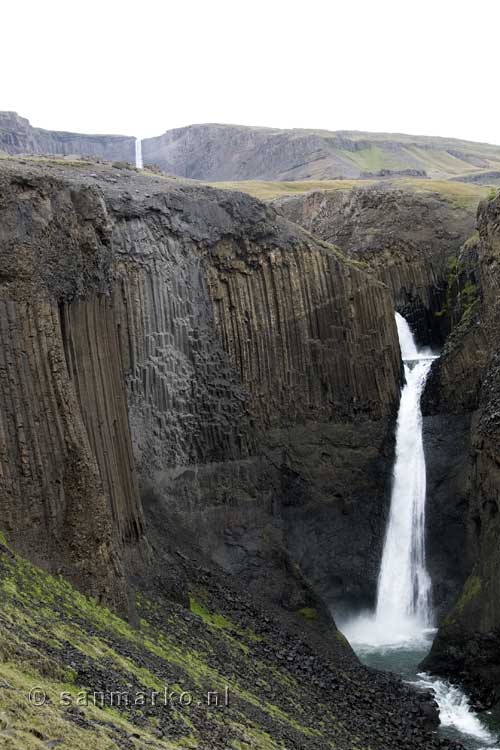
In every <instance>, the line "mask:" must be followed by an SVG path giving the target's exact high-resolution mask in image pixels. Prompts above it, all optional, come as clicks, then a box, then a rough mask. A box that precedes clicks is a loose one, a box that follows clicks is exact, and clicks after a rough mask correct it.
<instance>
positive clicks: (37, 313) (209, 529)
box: [0, 121, 500, 750]
mask: <svg viewBox="0 0 500 750" xmlns="http://www.w3.org/2000/svg"><path fill="white" fill-rule="evenodd" d="M9 127H10V128H11V130H10V131H9V133H10V135H9V138H10V140H8V139H7V140H8V142H9V143H11V144H14V143H15V144H17V145H16V149H28V148H33V151H34V152H35V154H38V153H39V152H38V151H36V150H35V146H33V145H31V146H30V144H29V143H28V141H25V142H23V143H21V141H20V135H19V133H20V128H21V126H20V125H19V123H17V121H16V123H15V127H14V126H13V125H9ZM23 128H24V131H23V132H25V133H26V132H27V130H26V128H25V127H24V125H23ZM21 129H22V128H21ZM7 130H8V128H7V126H5V128H4V132H7ZM3 137H4V141H5V138H6V136H5V135H4V136H3ZM30 137H31V136H30ZM34 137H35V136H33V138H34ZM36 137H37V138H38V137H40V138H41V137H42V135H40V134H38V135H37V136H36ZM16 139H17V140H16ZM130 140H131V143H130V144H128V145H127V149H128V148H129V146H130V153H129V152H127V156H128V158H127V160H126V161H129V162H130V161H132V162H133V163H134V164H135V165H136V168H134V167H133V166H132V164H127V163H123V162H122V160H121V159H120V160H118V159H115V156H114V155H112V156H109V155H107V152H106V154H105V153H104V152H102V153H101V152H99V153H95V154H94V157H95V158H94V160H91V161H86V160H82V161H78V160H75V161H73V160H72V159H71V160H70V159H63V158H59V157H60V156H61V154H66V155H68V154H70V153H71V151H67V150H66V146H64V150H62V149H61V151H54V152H52V151H51V150H49V149H47V150H46V152H45V153H46V154H47V156H46V157H44V158H39V157H38V156H34V157H32V158H31V157H30V156H26V155H24V156H22V158H19V157H18V156H16V155H12V156H7V157H4V158H2V159H0V247H1V251H2V263H1V273H0V305H1V307H0V310H1V316H0V324H1V326H0V343H1V347H0V357H1V359H0V388H1V393H2V399H1V401H0V468H1V473H0V484H1V488H2V495H1V497H2V499H1V501H0V502H1V511H2V512H1V520H0V531H1V537H0V585H1V587H2V597H3V599H2V602H3V604H2V607H1V608H0V680H4V681H5V683H6V685H5V684H4V683H3V682H0V701H1V703H0V738H2V740H3V739H5V740H6V742H8V743H10V744H8V745H7V747H9V748H14V749H15V750H18V748H19V749H20V748H22V750H25V748H27V747H29V748H30V750H31V745H30V744H28V742H31V738H33V737H34V738H35V739H34V740H33V742H35V743H36V742H39V743H42V742H43V743H50V742H53V741H59V742H60V745H61V747H62V748H63V750H65V748H66V747H67V748H69V747H72V748H77V749H79V748H80V747H84V746H87V747H88V746H89V745H88V742H89V741H90V742H93V743H94V746H95V747H96V748H99V750H101V747H102V748H103V749H104V748H105V749H106V750H107V749H108V748H111V747H118V748H124V749H125V748H126V749H127V750H129V748H131V747H136V746H137V747H140V748H141V750H142V748H144V749H145V748H147V747H149V746H152V747H157V748H180V747H199V748H201V750H205V749H206V750H208V748H210V750H218V749H219V748H221V750H222V748H224V749H226V748H228V747H231V748H235V749H236V750H241V748H242V747H244V748H247V747H250V748H259V750H260V749H261V748H262V750H269V749H273V748H287V750H294V749H295V748H297V749H299V750H301V749H302V748H304V747H308V748H318V750H323V749H324V748H331V747H336V748H338V749H339V750H347V749H348V748H349V750H351V749H352V750H360V749H361V748H363V749H364V748H368V747H370V748H372V750H391V748H394V750H396V748H398V750H399V748H407V749H408V750H411V749H413V748H415V749H417V748H425V749H426V750H431V748H458V747H460V745H459V744H458V743H460V742H462V743H463V744H464V746H465V747H467V748H473V750H476V749H477V748H480V747H482V748H484V747H486V746H488V747H494V746H495V742H496V739H495V732H496V731H497V728H495V725H494V717H493V715H492V717H491V718H488V717H487V716H486V718H485V717H484V715H482V716H481V717H480V718H479V717H478V715H477V713H476V711H477V710H480V709H483V710H484V709H491V710H493V709H495V707H496V706H498V703H499V699H500V662H499V640H498V632H499V626H500V622H499V618H500V613H499V611H498V602H499V601H500V599H499V598H498V596H497V594H498V593H500V590H499V589H498V586H499V565H498V563H499V560H498V493H499V474H498V460H497V459H498V445H499V442H498V404H499V400H498V399H499V392H498V382H499V380H498V351H499V342H498V330H499V317H498V314H499V299H500V295H499V283H500V281H499V279H500V275H499V266H498V264H499V252H500V250H499V248H500V198H498V197H496V195H492V196H488V195H487V194H486V193H487V191H486V192H481V193H478V192H477V188H476V186H474V185H473V186H469V185H468V184H467V185H466V187H462V185H460V187H459V189H458V191H457V188H456V187H455V186H452V187H451V188H450V187H448V185H446V186H444V187H443V186H442V185H440V184H438V183H437V182H436V184H435V185H434V186H429V185H427V184H424V183H419V185H418V187H416V186H415V184H414V183H412V182H410V183H407V182H398V181H397V182H383V181H382V182H380V181H377V182H375V183H374V184H365V183H360V184H359V185H358V184H357V185H354V186H347V185H345V184H339V185H338V186H336V188H335V189H323V190H321V189H317V188H316V187H315V188H314V189H313V190H310V191H309V190H306V191H300V190H299V191H298V192H297V193H296V194H293V195H289V194H286V192H285V194H281V195H277V196H276V195H275V196H273V198H272V200H270V201H268V202H266V203H264V202H262V201H260V200H258V199H256V198H254V197H252V196H250V195H249V194H248V193H246V192H244V190H245V189H246V186H245V184H244V183H242V184H241V185H240V186H239V188H240V190H234V189H228V187H229V186H225V185H223V186H221V187H220V188H218V187H212V186H207V185H204V184H201V183H197V182H194V181H189V180H183V179H178V178H173V177H168V176H166V175H164V174H162V173H161V172H160V171H151V169H150V168H148V166H147V165H146V166H145V167H143V164H142V151H141V145H140V144H141V141H135V140H134V139H130ZM65 143H66V141H65ZM99 143H100V145H99V149H100V148H101V146H102V148H104V146H103V145H102V142H101V141H99ZM113 143H114V141H113ZM51 144H52V145H51V148H52V146H53V147H54V149H58V148H60V146H59V145H58V144H56V143H55V141H54V142H51ZM36 148H38V145H36ZM44 148H45V146H44ZM68 148H69V146H68ZM108 148H111V146H109V144H107V145H106V149H108ZM113 148H114V146H113ZM142 148H143V150H144V157H145V159H148V151H147V144H146V143H145V141H143V142H142ZM96 149H97V146H96ZM20 153H25V152H24V151H16V154H20ZM51 153H57V154H58V157H57V158H51V157H50V154H51ZM90 156H92V154H90ZM105 158H107V159H110V161H109V162H105V161H103V159H105ZM139 170H140V171H139ZM341 182H343V181H341ZM450 184H452V185H454V183H450ZM464 184H465V183H464ZM232 187H234V186H232ZM254 187H255V186H254ZM277 189H278V188H277ZM286 189H288V188H286ZM464 191H465V192H464ZM479 195H480V196H481V197H483V198H486V199H485V200H483V202H482V203H481V204H480V207H479V212H478V221H477V232H476V207H477V202H478V196H479ZM395 310H396V311H397V315H396V320H395V317H394V311H395ZM402 316H404V318H403V317H402ZM438 351H439V352H440V357H439V358H435V354H437V352H438ZM433 352H434V354H433ZM401 357H402V359H403V360H404V366H403V363H402V361H401ZM393 471H394V479H393ZM394 571H397V574H396V575H395V573H394ZM429 579H430V580H431V581H432V595H431V596H430V595H429ZM87 597H89V598H87ZM431 602H432V604H431ZM367 611H368V612H372V613H374V614H372V615H369V616H367V615H362V614H361V613H363V612H367ZM353 613H355V615H356V618H355V619H353V618H352V616H353ZM349 618H351V619H349ZM337 626H340V630H339V629H338V627H337ZM435 628H436V629H437V633H436V631H435ZM367 633H368V637H367ZM377 634H378V635H377ZM344 635H345V636H347V639H348V641H349V642H350V644H351V645H352V646H353V648H354V650H355V651H356V652H357V653H358V655H359V657H360V659H361V661H360V660H359V659H358V658H357V656H356V655H355V653H354V652H353V649H352V648H351V645H349V643H348V642H347V641H346V639H345V637H344ZM434 635H435V636H436V637H435V640H434V643H433V645H432V648H431V640H432V638H433V637H434ZM397 641H399V647H397V648H395V647H394V645H395V643H396V642H397ZM409 642H411V648H408V643H409ZM429 650H430V653H429V654H428V655H427V652H428V651H429ZM424 657H425V662H424V665H423V666H422V667H419V666H418V665H419V663H420V662H421V661H422V660H423V659H424ZM387 669H389V670H391V672H392V673H391V672H387V671H384V670H387ZM380 670H383V671H380ZM423 670H425V673H424V672H423ZM393 673H396V674H393ZM398 674H400V675H402V676H403V678H404V681H402V680H401V679H400V677H398V676H397V675H398ZM449 680H451V682H449ZM166 681H168V682H169V683H170V684H172V685H176V686H180V687H181V688H184V689H185V690H186V691H188V692H193V693H195V692H196V691H198V692H200V691H201V692H200V694H201V693H204V692H210V691H212V690H218V691H220V693H221V694H223V691H224V689H225V686H229V692H230V693H231V696H232V699H231V701H230V702H229V705H228V706H224V707H223V708H221V711H220V712H210V711H200V710H196V709H195V708H194V707H192V708H190V709H189V711H187V712H186V711H181V710H180V709H179V708H178V707H173V708H172V706H170V707H169V710H165V711H162V712H160V713H158V712H155V711H154V710H153V709H152V707H151V706H149V707H148V710H146V709H145V708H144V707H143V706H142V707H140V708H138V707H137V706H133V707H130V706H127V707H125V708H123V707H120V710H119V711H116V712H115V713H112V712H111V711H107V709H106V710H103V713H99V709H96V708H95V707H93V706H90V707H89V706H88V705H85V706H84V707H82V709H81V710H82V713H81V714H79V713H78V712H72V711H68V710H67V706H59V705H58V704H57V701H56V700H54V695H56V694H57V693H58V691H60V690H62V689H63V687H64V689H69V688H68V685H69V686H70V687H71V686H72V687H71V690H73V691H74V692H76V690H77V689H84V690H85V691H87V692H89V691H90V692H92V691H94V690H97V689H99V688H101V689H104V688H105V687H106V686H108V685H111V686H112V687H114V688H116V689H120V688H122V689H125V686H132V688H133V689H134V691H136V692H137V691H139V690H140V689H144V690H146V689H153V688H157V687H158V686H159V685H164V684H165V682H166ZM409 682H410V683H417V685H416V687H415V685H410V684H408V683H409ZM42 683H43V686H44V687H45V688H46V689H47V691H48V693H49V695H51V696H52V699H51V701H50V702H49V703H48V704H47V706H45V707H43V709H38V710H37V711H38V712H37V711H35V710H33V711H29V710H28V708H26V706H25V703H23V701H21V698H20V696H21V694H23V693H25V692H27V690H28V688H29V685H34V684H42ZM464 690H465V691H466V692H464ZM298 695H300V701H299V700H297V696H298ZM434 695H435V696H436V699H437V704H438V706H439V709H440V712H441V723H442V724H443V725H444V729H445V730H447V731H445V732H444V733H437V732H436V730H437V710H436V704H435V702H434V697H433V696H434ZM108 703H109V701H108ZM107 708H112V706H108V707H107ZM149 709H150V710H149ZM485 721H486V722H488V721H490V722H491V726H490V728H487V727H486V725H485V723H484V722H485ZM2 722H3V723H2ZM452 725H454V727H455V730H453V731H452V729H450V727H452ZM448 730H449V731H448ZM4 733H7V734H4ZM36 733H39V734H40V733H41V734H42V736H43V739H40V738H37V735H36ZM85 733H87V734H86V735H85ZM89 737H91V739H90V740H89ZM86 743H87V744H86ZM106 743H108V744H106ZM41 746H42V745H41V744H34V745H33V747H36V748H38V747H41ZM51 746H56V745H51Z"/></svg>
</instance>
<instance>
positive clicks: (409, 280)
mask: <svg viewBox="0 0 500 750" xmlns="http://www.w3.org/2000/svg"><path fill="white" fill-rule="evenodd" d="M274 205H275V207H276V208H277V209H278V210H279V211H280V213H282V214H283V215H285V216H287V217H288V218H289V219H291V220H292V221H295V222H296V223H298V224H300V225H301V226H303V227H305V228H306V229H308V230H309V231H310V232H313V234H315V235H317V236H318V237H321V238H323V239H325V240H327V241H328V242H332V243H334V244H336V245H338V247H340V248H341V249H342V250H343V251H344V252H345V253H346V254H347V255H349V256H350V257H353V258H356V259H358V260H362V261H365V262H367V263H368V264H369V265H370V267H371V268H374V269H376V271H377V274H378V276H379V278H380V279H381V280H382V281H383V282H384V283H386V284H387V285H388V286H389V287H390V288H391V289H392V292H393V295H394V304H395V307H397V308H398V310H400V311H401V312H402V313H403V314H404V315H405V316H406V317H407V318H408V319H409V321H410V323H411V326H412V328H413V330H414V331H415V332H416V333H417V336H418V337H419V338H420V340H421V342H422V343H429V340H428V337H429V335H430V336H431V339H432V343H434V344H438V343H440V342H442V341H443V340H444V337H445V336H446V335H447V333H449V326H448V318H447V317H442V318H441V317H437V316H436V313H439V312H440V311H441V309H442V308H443V306H444V295H445V290H446V286H447V279H448V275H449V260H450V259H451V258H454V257H456V256H457V255H458V253H459V250H460V247H461V246H462V244H463V243H464V242H465V240H466V239H467V238H468V237H470V236H471V235H472V233H473V232H474V230H475V223H476V222H475V211H476V207H475V206H474V205H468V204H467V203H465V202H462V203H461V202H457V201H453V200H447V199H446V198H444V197H443V196H442V195H440V194H439V193H438V192H436V193H432V192H421V193H419V192H414V191H410V190H404V189H402V188H399V187H394V186H390V185H387V186H384V185H375V186H372V187H360V188H354V189H353V190H349V191H344V190H338V191H331V192H323V191H315V192H312V193H305V194H302V195H297V196H293V197H287V198H280V199H278V200H276V201H274ZM426 339H427V340H426Z"/></svg>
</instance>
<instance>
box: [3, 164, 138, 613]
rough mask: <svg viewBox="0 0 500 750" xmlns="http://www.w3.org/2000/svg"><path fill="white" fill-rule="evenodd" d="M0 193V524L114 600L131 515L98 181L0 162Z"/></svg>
mask: <svg viewBox="0 0 500 750" xmlns="http://www.w3.org/2000/svg"><path fill="white" fill-rule="evenodd" d="M0 194H1V203H0V215H1V219H0V227H1V229H0V244H1V247H2V273H1V303H0V304H1V321H2V324H1V326H2V327H1V334H0V335H1V347H0V348H1V351H2V355H1V357H2V364H1V370H0V380H1V388H2V406H1V412H0V413H1V417H0V424H1V442H0V445H1V466H2V472H1V482H2V526H3V528H4V529H5V531H6V533H7V535H8V537H9V538H11V539H12V542H13V544H14V545H15V546H16V547H17V548H18V549H19V550H20V551H21V552H24V553H26V554H28V555H29V556H30V557H31V559H33V560H34V561H35V562H37V563H38V564H46V565H50V567H51V568H52V569H55V570H60V571H61V572H62V573H64V574H65V575H66V576H68V577H69V578H71V579H72V580H78V581H79V583H80V585H82V586H83V587H84V588H86V589H87V590H89V591H91V592H92V593H95V594H99V595H101V594H102V595H104V596H106V597H107V598H108V599H111V600H113V601H115V603H117V604H119V605H122V604H123V597H124V585H123V571H122V568H121V562H120V553H119V548H120V546H121V545H122V544H124V543H125V542H126V541H127V540H129V539H131V538H135V539H137V538H138V537H139V535H140V533H141V526H142V520H141V517H142V516H141V511H140V509H139V506H138V504H137V502H136V498H137V485H136V478H135V470H134V466H133V461H132V455H131V444H130V436H129V433H128V424H127V415H126V409H125V404H126V395H125V388H124V383H123V380H122V378H121V372H120V368H119V360H118V357H117V354H118V350H117V346H116V337H115V334H114V331H113V328H112V319H111V316H112V313H111V310H110V308H109V307H108V301H107V295H108V294H109V291H110V289H111V235H110V225H109V220H108V216H107V212H106V209H105V206H104V202H103V200H102V196H101V195H100V193H99V192H98V191H97V190H95V189H92V188H87V187H84V186H77V187H70V186H69V185H62V184H61V183H58V182H56V181H54V180H53V179H51V178H50V177H47V178H39V177H34V176H30V175H27V174H20V173H9V172H7V173H5V172H2V175H1V184H0ZM89 355H90V356H89ZM89 551H92V554H89Z"/></svg>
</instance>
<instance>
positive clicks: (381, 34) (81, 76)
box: [0, 0, 500, 144]
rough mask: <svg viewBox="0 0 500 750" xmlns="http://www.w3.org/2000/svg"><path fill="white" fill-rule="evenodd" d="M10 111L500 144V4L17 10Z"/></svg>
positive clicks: (14, 5) (19, 6)
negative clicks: (396, 134) (438, 137)
mask: <svg viewBox="0 0 500 750" xmlns="http://www.w3.org/2000/svg"><path fill="white" fill-rule="evenodd" d="M1 25H2V40H1V43H0V62H1V69H0V71H1V72H0V75H1V78H0V109H2V110H3V109H9V110H16V111H17V112H19V114H22V115H24V116H26V117H28V118H29V119H30V120H31V122H32V124H33V125H37V126H41V127H46V128H50V129H59V130H75V131H81V132H89V133H90V132H93V133H96V132H99V133H106V132H107V133H126V134H132V135H137V136H140V137H147V136H151V135H157V134H159V133H162V132H164V131H165V130H167V129H169V128H175V127H179V126H182V125H188V124H191V123H200V122H229V123H238V124H246V125H270V126H274V127H283V128H285V127H286V128H289V127H311V128H325V129H329V130H339V129H355V130H371V131H388V132H406V133H412V134H426V135H443V136H455V137H461V138H468V139H471V140H477V141H487V142H490V143H497V144H500V93H499V87H498V82H499V65H500V44H499V38H500V36H499V35H500V2H499V0H474V2H471V1H470V0H469V1H468V2H467V0H465V1H464V0H432V1H429V0H418V2H417V1H416V0H415V1H414V2H409V1H407V2H405V1H404V0H397V1H396V0H394V1H393V0H358V1H357V2H356V0H343V2H336V1H335V0H323V1H320V0H300V2H295V0H245V2H242V0H231V1H230V0H205V2H200V1H199V0H175V2H171V0H163V1H161V0H157V1H156V2H155V1H154V0H139V1H138V2H136V3H131V2H128V0H119V1H116V0H99V2H96V0H85V2H82V1H81V0H79V1H78V2H76V0H73V1H72V0H65V1H64V2H63V1H62V0H37V2H34V1H33V0H29V1H26V0H24V1H23V0H15V1H14V2H6V3H4V4H3V7H2V13H1Z"/></svg>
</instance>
